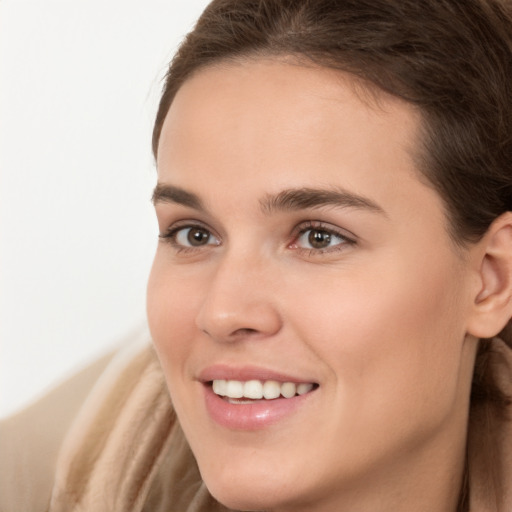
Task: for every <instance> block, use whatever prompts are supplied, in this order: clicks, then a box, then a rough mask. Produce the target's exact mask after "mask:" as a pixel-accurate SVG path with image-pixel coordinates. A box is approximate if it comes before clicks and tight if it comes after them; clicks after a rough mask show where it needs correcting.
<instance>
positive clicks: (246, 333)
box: [232, 327, 258, 336]
mask: <svg viewBox="0 0 512 512" xmlns="http://www.w3.org/2000/svg"><path fill="white" fill-rule="evenodd" d="M254 334H258V331H257V330H256V329H250V328H248V327H244V328H241V329H237V330H236V331H235V332H233V334H232V336H250V335H254Z"/></svg>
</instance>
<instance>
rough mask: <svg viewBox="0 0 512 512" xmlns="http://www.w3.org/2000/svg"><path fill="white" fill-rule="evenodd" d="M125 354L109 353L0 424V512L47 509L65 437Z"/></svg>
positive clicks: (33, 511) (36, 511) (35, 511)
mask: <svg viewBox="0 0 512 512" xmlns="http://www.w3.org/2000/svg"><path fill="white" fill-rule="evenodd" d="M123 346H124V345H123ZM120 350H121V351H122V349H116V350H110V351H109V352H108V353H106V354H105V355H103V356H101V357H99V358H98V359H97V360H95V361H94V362H92V363H91V364H89V365H87V366H86V367H85V368H84V369H82V370H81V371H79V372H78V373H76V374H75V375H73V376H72V377H71V378H69V379H67V380H65V381H64V382H63V383H61V384H60V385H58V386H57V387H55V388H54V389H53V390H51V391H50V392H48V393H47V394H46V395H45V396H43V397H42V398H41V399H39V400H38V401H37V402H35V403H34V404H32V405H30V406H28V407H27V408H25V409H24V410H22V411H21V412H19V413H17V414H15V415H13V416H11V417H8V418H6V419H4V420H2V421H1V422H0V475H1V478H0V511H2V512H4V511H5V512H7V511H8V512H17V511H20V512H21V511H23V512H26V511H28V510H29V511H31V512H38V511H43V510H47V509H48V503H49V500H50V494H51V492H52V487H53V484H54V477H55V472H56V468H57V459H58V455H59V452H60V450H61V447H62V444H63V442H64V439H65V438H66V437H67V435H68V433H69V430H70V428H71V426H72V425H73V423H74V422H75V420H76V417H77V416H78V415H79V412H80V411H81V410H82V408H83V406H84V403H86V401H87V398H88V397H89V395H90V394H91V390H93V389H94V387H95V386H96V385H97V383H98V380H99V379H100V377H101V376H102V375H103V374H104V373H105V372H106V370H107V368H109V366H110V365H112V362H113V361H114V360H115V359H116V357H117V356H118V353H119V352H120Z"/></svg>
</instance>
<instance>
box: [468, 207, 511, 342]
mask: <svg viewBox="0 0 512 512" xmlns="http://www.w3.org/2000/svg"><path fill="white" fill-rule="evenodd" d="M478 245H480V246H481V247H482V250H481V251H480V254H481V255H483V256H480V267H479V268H480V270H479V277H480V283H481V286H480V289H479V290H478V293H477V294H476V296H475V298H474V304H473V314H472V315H471V318H470V321H469V325H468V333H469V334H472V335H473V336H476V337H477V338H491V337H493V336H496V335H497V334H498V333H499V332H500V331H501V330H502V329H503V328H504V327H505V325H506V324H507V322H508V321H509V320H510V318H511V317H512V212H507V213H504V214H503V215H501V216H500V217H498V218H497V219H496V220H495V221H494V222H493V223H492V224H491V226H490V227H489V229H488V231H487V233H486V234H485V236H484V237H483V238H482V240H481V241H480V242H479V244H478Z"/></svg>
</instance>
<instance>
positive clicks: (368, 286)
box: [290, 254, 464, 428]
mask: <svg viewBox="0 0 512 512" xmlns="http://www.w3.org/2000/svg"><path fill="white" fill-rule="evenodd" d="M414 256H415V257H414V258H413V257H411V255H402V257H401V256H400V255H399V254H390V255H389V258H383V259H382V260H381V261H380V262H379V263H375V262H374V264H373V265H363V266H361V269H362V268H364V270H358V269H357V268H355V267H354V268H352V269H350V270H349V271H347V272H343V274H340V275H338V276H334V275H333V276H331V278H326V279H323V280H319V279H317V280H316V281H314V280H311V279H308V282H309V283H313V282H314V283H315V288H314V289H313V290H311V289H310V293H308V294H304V295H302V297H303V300H304V302H303V303H302V304H301V305H300V306H299V307H298V309H299V310H300V312H301V314H300V315H298V316H297V317H296V319H297V322H300V323H298V324H297V330H298V331H302V333H303V338H304V339H305V340H308V343H309V344H310V346H311V348H312V350H314V351H315V352H316V354H317V357H318V358H319V359H321V360H322V361H327V362H328V364H329V367H330V371H331V374H332V376H333V378H334V379H336V380H337V382H338V386H337V393H338V396H337V397H336V398H335V400H337V401H342V402H343V403H346V404H349V405H348V407H347V408H338V409H337V410H338V411H343V410H352V411H353V410H358V411H359V413H358V414H359V417H360V419H361V428H364V427H363V426H364V425H369V424H375V415H377V416H379V415H381V416H382V418H385V417H388V418H389V417H390V415H389V409H390V408H394V409H395V410H396V412H397V414H399V413H400V411H401V413H402V416H404V415H405V417H407V415H408V414H410V413H408V412H407V411H411V410H415V409H416V408H418V414H420V415H428V414H434V411H433V410H432V408H435V409H436V410H437V411H438V412H439V414H445V413H446V412H447V411H449V410H450V404H451V403H452V401H453V400H454V399H455V393H456V391H457V377H458V371H459V364H460V350H461V344H462V341H463V338H464V322H463V318H464V317H463V312H462V308H461V306H460V304H461V300H460V295H461V290H460V288H459V284H458V282H459V279H458V278H457V273H456V272H455V271H454V268H456V267H455V266H452V265H451V259H447V261H448V264H447V262H446V261H444V263H443V264H441V263H440V261H441V260H442V259H441V260H440V259H439V258H437V259H436V261H434V260H433V258H429V256H428V255H425V256H424V257H422V256H421V255H420V254H418V255H414ZM304 284H305V283H304ZM309 288H311V284H310V285H309ZM318 296H322V301H318V300H317V299H316V298H317V297H318ZM297 297H300V295H299V294H295V298H294V299H292V298H291V297H290V300H291V301H292V300H295V302H296V303H297V301H298V300H299V299H297ZM442 397H444V398H445V400H444V402H443V398H442ZM350 404H352V405H353V407H352V406H350ZM430 406H432V408H429V407H430ZM437 419H438V418H437Z"/></svg>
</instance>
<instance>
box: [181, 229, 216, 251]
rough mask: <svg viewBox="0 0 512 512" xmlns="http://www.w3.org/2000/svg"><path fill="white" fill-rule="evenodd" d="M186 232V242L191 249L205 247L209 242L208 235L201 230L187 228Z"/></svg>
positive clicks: (204, 230)
mask: <svg viewBox="0 0 512 512" xmlns="http://www.w3.org/2000/svg"><path fill="white" fill-rule="evenodd" d="M186 231H188V232H187V241H188V243H189V244H190V245H192V246H193V247H197V246H200V245H206V244H207V243H208V242H209V240H210V236H211V235H210V233H209V232H208V231H206V229H203V228H189V229H188V230H186Z"/></svg>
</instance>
